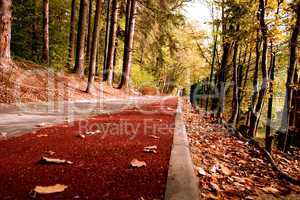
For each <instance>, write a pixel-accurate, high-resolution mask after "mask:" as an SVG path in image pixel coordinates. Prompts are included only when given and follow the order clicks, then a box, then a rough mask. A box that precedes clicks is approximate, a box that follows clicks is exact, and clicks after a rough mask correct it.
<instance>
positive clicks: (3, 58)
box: [0, 0, 12, 69]
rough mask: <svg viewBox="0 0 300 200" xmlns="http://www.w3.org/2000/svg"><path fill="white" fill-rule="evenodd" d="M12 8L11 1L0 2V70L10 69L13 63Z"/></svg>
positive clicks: (0, 0)
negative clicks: (11, 51)
mask: <svg viewBox="0 0 300 200" xmlns="http://www.w3.org/2000/svg"><path fill="white" fill-rule="evenodd" d="M11 7H12V1H11V0H0V69H9V68H10V66H9V65H10V63H11V53H10V40H11V20H12V10H11Z"/></svg>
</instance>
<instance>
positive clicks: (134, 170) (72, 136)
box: [0, 98, 177, 200]
mask: <svg viewBox="0 0 300 200" xmlns="http://www.w3.org/2000/svg"><path fill="white" fill-rule="evenodd" d="M176 108H177V99H176V98H168V99H166V100H165V101H164V102H163V105H162V102H157V103H152V104H146V105H144V106H141V107H140V108H129V109H128V110H125V111H122V112H120V113H115V114H105V115H99V116H95V117H90V118H89V119H87V120H83V121H77V122H74V123H71V124H68V123H66V124H63V125H59V126H53V127H48V128H42V129H40V130H38V131H36V132H34V133H32V134H30V133H28V134H25V135H22V136H20V137H16V138H9V139H6V140H0V146H1V148H0V155H1V156H0V177H1V179H0V188H1V189H0V196H1V199H5V200H8V199H30V198H35V199H108V200H113V199H116V200H117V199H118V200H122V199H128V200H129V199H136V200H144V199H145V200H147V199H151V200H152V199H163V196H164V192H165V189H166V181H167V176H168V166H169V159H170V154H171V146H172V141H173V134H174V122H175V116H176ZM82 124H84V126H82ZM149 146H150V147H151V146H152V151H151V148H150V147H149ZM153 146H156V147H157V148H154V149H153ZM145 147H149V148H150V151H146V150H145ZM148 150H149V149H148ZM153 150H155V151H153ZM42 156H45V157H50V158H55V159H64V161H63V163H60V164H57V163H56V164H55V163H52V164H50V163H47V162H46V161H45V160H44V161H43V162H41V157H42ZM134 159H137V160H138V161H135V163H133V162H132V161H133V160H134ZM144 162H145V163H144ZM133 165H136V166H133ZM137 165H141V166H137ZM143 165H145V166H143ZM56 184H60V185H59V186H57V187H59V188H63V189H65V191H61V192H57V193H55V194H47V195H45V194H39V193H35V192H32V190H33V189H34V188H35V187H36V186H53V185H56ZM65 187H67V188H65ZM35 189H36V190H38V189H37V188H35ZM47 189H48V191H49V190H51V189H49V188H47ZM47 189H45V188H42V190H43V191H44V192H45V190H47ZM52 189H53V188H52ZM55 189H57V188H55ZM63 189H62V190H63ZM36 190H35V191H36Z"/></svg>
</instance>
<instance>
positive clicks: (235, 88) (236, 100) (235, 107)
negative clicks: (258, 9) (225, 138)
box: [228, 28, 239, 127]
mask: <svg viewBox="0 0 300 200" xmlns="http://www.w3.org/2000/svg"><path fill="white" fill-rule="evenodd" d="M238 31H239V29H238V28H237V32H238ZM237 52H238V42H237V41H235V44H234V51H233V62H232V64H233V73H232V82H233V95H232V108H231V113H232V114H231V118H230V119H229V121H228V123H229V124H231V125H232V126H233V127H235V126H236V121H237V116H238V108H239V97H238V65H237Z"/></svg>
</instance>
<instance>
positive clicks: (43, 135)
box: [36, 134, 48, 137]
mask: <svg viewBox="0 0 300 200" xmlns="http://www.w3.org/2000/svg"><path fill="white" fill-rule="evenodd" d="M36 137H48V134H39V135H37V136H36Z"/></svg>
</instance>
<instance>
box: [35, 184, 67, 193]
mask: <svg viewBox="0 0 300 200" xmlns="http://www.w3.org/2000/svg"><path fill="white" fill-rule="evenodd" d="M67 188H68V186H66V185H61V184H56V185H52V186H35V188H34V189H33V191H34V192H36V193H38V194H53V193H58V192H63V191H65V190H66V189H67Z"/></svg>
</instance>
